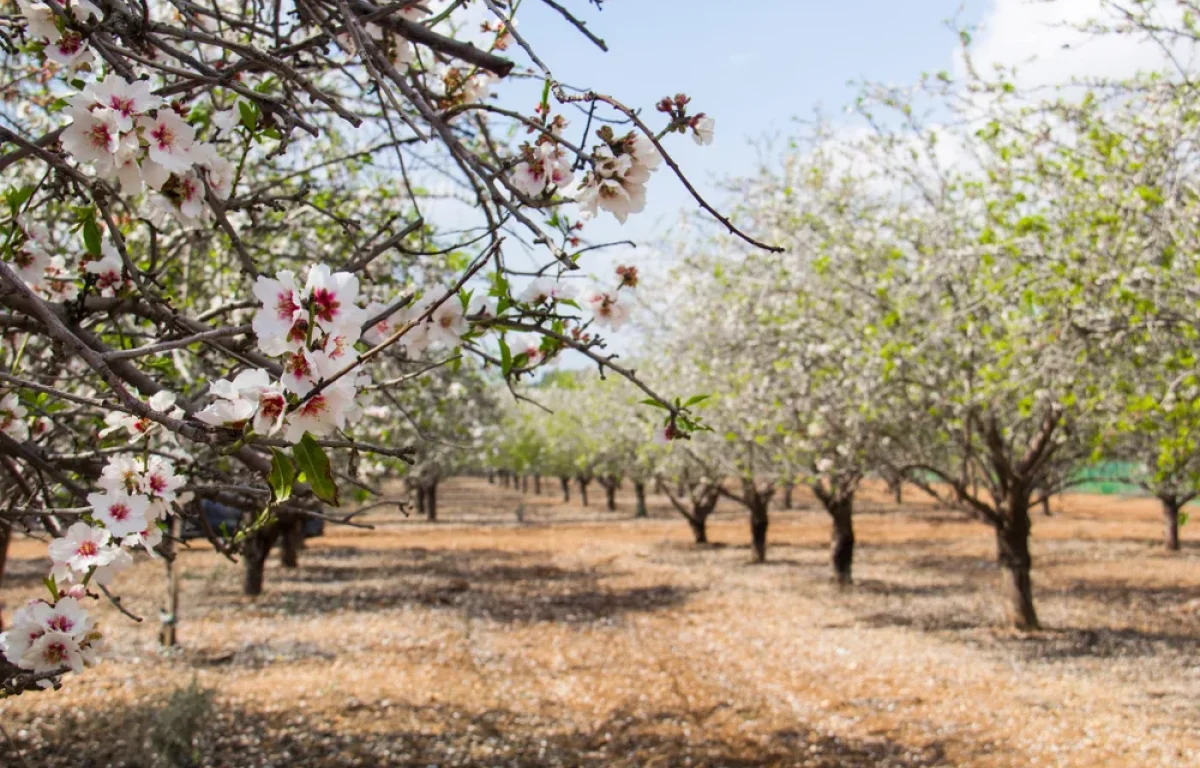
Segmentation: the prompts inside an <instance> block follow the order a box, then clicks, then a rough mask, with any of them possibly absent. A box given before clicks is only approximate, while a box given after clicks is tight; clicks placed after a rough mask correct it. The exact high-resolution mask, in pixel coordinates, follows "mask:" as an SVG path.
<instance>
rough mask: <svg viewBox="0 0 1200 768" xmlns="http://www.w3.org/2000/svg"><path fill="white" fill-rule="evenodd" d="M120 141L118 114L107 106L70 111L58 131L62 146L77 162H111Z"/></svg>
mask: <svg viewBox="0 0 1200 768" xmlns="http://www.w3.org/2000/svg"><path fill="white" fill-rule="evenodd" d="M120 144H121V126H120V115H119V114H118V113H117V112H114V111H113V110H111V109H106V108H103V107H101V108H99V109H94V110H88V109H82V108H75V109H73V110H71V124H70V125H68V126H67V128H66V130H64V131H63V134H62V145H63V149H65V150H66V151H67V152H70V153H71V155H72V156H73V157H74V158H75V159H76V160H78V161H79V162H81V163H96V162H104V161H107V162H110V163H111V162H112V157H113V155H114V154H116V152H117V149H118V148H119V147H120Z"/></svg>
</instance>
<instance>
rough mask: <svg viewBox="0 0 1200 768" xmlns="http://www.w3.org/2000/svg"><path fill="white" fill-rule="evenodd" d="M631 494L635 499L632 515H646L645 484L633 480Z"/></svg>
mask: <svg viewBox="0 0 1200 768" xmlns="http://www.w3.org/2000/svg"><path fill="white" fill-rule="evenodd" d="M633 495H634V497H635V498H636V499H637V506H635V507H634V513H633V516H634V517H647V516H648V515H647V513H646V484H645V483H644V482H642V481H641V480H634V481H633Z"/></svg>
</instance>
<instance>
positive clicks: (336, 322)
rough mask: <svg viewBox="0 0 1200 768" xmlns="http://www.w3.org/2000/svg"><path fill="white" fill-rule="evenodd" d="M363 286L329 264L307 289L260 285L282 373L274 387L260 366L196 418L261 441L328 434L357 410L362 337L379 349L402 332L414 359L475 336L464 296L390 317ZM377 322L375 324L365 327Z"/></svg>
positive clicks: (267, 333)
mask: <svg viewBox="0 0 1200 768" xmlns="http://www.w3.org/2000/svg"><path fill="white" fill-rule="evenodd" d="M358 288H359V286H358V278H357V277H355V276H354V275H352V274H350V273H348V272H331V271H330V269H329V267H328V266H327V265H324V264H317V265H315V266H313V267H312V268H311V269H310V270H309V272H308V275H307V278H306V280H305V282H304V283H303V285H301V284H300V283H299V282H297V280H296V275H295V273H293V272H291V271H286V270H285V271H283V272H279V273H278V274H276V276H275V277H273V278H271V277H266V276H262V277H259V278H258V281H257V282H256V283H255V285H254V295H255V296H256V297H257V298H258V300H259V301H261V302H262V306H261V307H260V308H259V310H258V312H257V313H256V314H255V316H254V322H253V324H252V325H253V328H254V332H255V334H256V335H257V336H258V345H259V349H261V350H262V352H263V353H264V354H266V355H268V356H271V357H280V358H282V375H281V376H280V377H279V380H278V381H274V380H273V379H272V376H271V374H270V372H268V371H266V370H263V369H261V368H259V369H252V370H246V371H242V372H241V373H239V374H238V375H237V376H236V377H235V378H234V379H233V380H232V381H229V380H225V379H222V380H219V381H217V382H215V383H214V384H213V385H212V388H211V389H212V393H213V395H215V396H216V400H215V401H214V402H213V403H212V404H210V405H209V406H208V407H206V408H205V409H204V410H202V411H200V412H199V413H197V414H196V418H198V419H200V420H201V421H203V422H205V423H207V424H212V425H214V426H224V427H232V428H236V429H242V428H245V427H246V426H249V427H250V428H251V429H253V430H254V432H255V433H257V434H261V435H274V434H275V433H277V432H281V433H282V435H283V439H284V440H287V441H288V442H291V443H295V442H299V440H300V439H301V438H302V437H303V436H304V433H305V432H308V433H310V434H313V435H317V436H321V435H328V434H331V433H333V432H334V431H336V430H339V429H343V428H344V427H345V426H346V423H347V420H348V419H353V418H355V417H356V416H357V415H358V413H359V412H360V408H359V406H358V405H357V404H356V402H355V398H356V396H357V394H358V389H359V387H361V386H362V385H363V384H364V383H365V382H364V381H363V377H362V375H361V374H357V373H355V372H354V371H351V370H350V369H351V368H352V367H353V365H354V363H355V362H356V361H357V360H358V358H359V351H358V350H357V349H356V348H355V345H356V344H358V343H359V341H360V339H361V340H362V341H364V342H366V343H367V344H372V345H374V344H379V343H381V342H383V341H384V340H386V339H388V338H389V337H391V336H392V335H393V334H395V333H396V332H398V331H399V330H401V329H404V330H405V332H404V334H403V336H404V339H403V340H404V342H405V343H404V349H405V350H406V351H407V353H408V354H409V355H415V354H418V353H420V352H423V351H424V350H425V349H426V348H428V347H430V346H447V347H453V346H456V345H457V344H458V343H459V339H460V338H461V336H462V335H463V334H465V333H467V332H468V331H470V323H469V322H468V321H467V314H469V313H471V311H472V310H471V308H467V309H464V307H463V306H462V302H461V301H460V300H459V298H458V296H449V297H448V298H447V299H446V300H445V301H443V302H442V303H441V304H440V305H438V306H437V307H434V306H433V305H434V303H436V301H437V298H438V297H437V296H433V295H430V296H427V297H426V298H424V299H422V300H420V301H417V302H415V303H413V304H412V305H410V306H409V307H406V308H404V309H402V310H397V311H394V312H392V313H391V314H387V309H388V308H387V306H386V305H384V304H380V303H377V302H372V303H370V304H369V305H368V306H366V307H365V308H364V307H360V306H359V305H358V304H357V303H356V302H357V301H358V299H359V291H358ZM475 312H478V313H486V307H484V306H483V305H482V304H478V305H477V308H476V309H475ZM426 315H428V317H425V316H426ZM423 318H424V320H423V321H422V319H423ZM371 320H375V321H376V322H374V323H373V324H371V325H369V326H367V327H366V328H365V329H364V326H366V325H367V323H369V322H370V321H371ZM343 373H344V375H343ZM318 387H319V388H320V389H319V391H316V392H315V393H314V390H317V389H318Z"/></svg>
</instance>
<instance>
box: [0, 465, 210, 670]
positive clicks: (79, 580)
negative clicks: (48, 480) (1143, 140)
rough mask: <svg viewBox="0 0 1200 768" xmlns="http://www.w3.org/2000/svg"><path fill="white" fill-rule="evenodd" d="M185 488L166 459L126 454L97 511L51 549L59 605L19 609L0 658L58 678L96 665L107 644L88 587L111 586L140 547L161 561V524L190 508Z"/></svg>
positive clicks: (96, 499)
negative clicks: (176, 507)
mask: <svg viewBox="0 0 1200 768" xmlns="http://www.w3.org/2000/svg"><path fill="white" fill-rule="evenodd" d="M183 482H184V481H183V478H182V477H180V476H179V475H177V474H175V467H174V465H173V464H172V463H171V461H170V460H168V459H165V458H163V457H161V456H156V455H155V456H149V457H148V458H144V457H142V456H136V455H131V454H121V455H117V456H114V457H112V458H111V459H110V460H109V462H108V465H107V466H106V467H105V468H104V470H103V472H102V473H101V476H100V480H99V482H98V485H99V486H100V488H101V492H98V493H92V494H90V495H89V496H88V499H87V500H88V505H89V506H90V510H89V511H88V512H87V513H86V514H85V515H84V517H83V519H81V520H80V521H79V522H77V523H74V524H73V525H72V526H71V527H70V528H68V529H67V530H66V532H65V533H64V535H62V536H61V537H59V538H56V539H54V540H53V541H51V542H50V547H49V551H50V560H51V563H52V567H51V570H50V576H51V579H49V580H48V582H47V583H48V584H49V586H50V588H51V589H52V594H53V597H52V599H51V600H34V601H33V602H31V603H29V604H28V605H26V606H24V607H23V608H21V609H19V610H18V611H17V612H16V613H15V615H14V617H13V626H12V627H11V628H10V629H9V630H8V631H7V632H5V633H4V634H0V651H2V652H3V653H4V657H5V658H6V659H7V660H8V661H9V663H11V664H14V665H16V666H18V667H20V668H22V669H27V670H30V671H32V672H35V673H51V672H60V671H63V670H65V669H71V670H74V671H76V672H78V671H80V670H82V669H83V667H84V666H85V665H92V664H94V663H95V662H96V660H97V651H98V646H99V641H100V638H101V636H100V633H99V632H97V631H96V629H95V626H94V623H93V622H92V619H91V617H90V616H88V613H87V611H86V610H85V609H84V607H83V606H82V604H81V603H80V601H81V600H83V599H84V598H86V597H87V596H88V593H87V585H88V584H90V583H92V582H94V583H96V584H99V585H101V586H107V585H108V584H109V583H111V581H112V579H113V577H114V576H115V575H116V574H117V573H119V572H121V571H123V570H125V569H126V568H128V567H129V566H131V565H132V564H133V557H132V555H130V553H129V549H131V548H133V547H142V548H144V549H145V550H146V551H147V552H150V553H151V554H152V555H153V554H154V548H155V547H157V546H158V545H159V543H161V542H162V536H163V534H162V532H163V524H162V522H161V521H162V520H164V519H165V518H166V516H167V514H168V513H169V511H170V509H171V505H172V504H183V503H186V501H187V498H186V497H185V496H181V495H180V494H179V493H178V491H179V489H180V487H181V486H182V485H183ZM70 582H75V583H74V584H73V585H71V586H70V587H69V588H66V589H61V588H60V586H59V585H65V584H68V583H70Z"/></svg>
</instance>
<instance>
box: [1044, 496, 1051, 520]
mask: <svg viewBox="0 0 1200 768" xmlns="http://www.w3.org/2000/svg"><path fill="white" fill-rule="evenodd" d="M1042 514H1043V515H1045V516H1046V517H1052V516H1053V513H1052V512H1051V511H1050V496H1049V495H1046V496H1043V497H1042Z"/></svg>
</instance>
